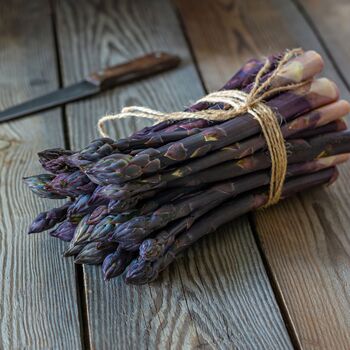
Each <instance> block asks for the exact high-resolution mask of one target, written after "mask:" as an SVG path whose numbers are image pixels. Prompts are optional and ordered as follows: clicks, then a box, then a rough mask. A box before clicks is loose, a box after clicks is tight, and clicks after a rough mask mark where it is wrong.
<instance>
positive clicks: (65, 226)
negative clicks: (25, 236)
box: [50, 220, 77, 242]
mask: <svg viewBox="0 0 350 350" xmlns="http://www.w3.org/2000/svg"><path fill="white" fill-rule="evenodd" d="M76 227H77V225H76V224H74V223H72V222H70V221H68V220H65V221H63V222H61V223H60V224H59V225H58V226H57V227H56V228H55V229H54V230H52V231H51V232H50V235H51V236H52V237H55V238H59V239H61V240H63V241H67V242H69V241H70V240H71V239H72V238H73V235H74V232H75V229H76Z"/></svg>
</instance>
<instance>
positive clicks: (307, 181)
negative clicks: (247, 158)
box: [125, 168, 337, 284]
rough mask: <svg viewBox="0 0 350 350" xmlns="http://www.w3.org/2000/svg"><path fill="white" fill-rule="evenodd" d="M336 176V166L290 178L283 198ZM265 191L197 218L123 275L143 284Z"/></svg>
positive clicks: (252, 206)
mask: <svg viewBox="0 0 350 350" xmlns="http://www.w3.org/2000/svg"><path fill="white" fill-rule="evenodd" d="M336 176H337V171H336V169H335V168H329V169H326V170H322V171H319V172H316V173H312V174H308V175H304V176H300V177H296V178H292V179H290V180H288V181H287V182H286V183H285V185H284V187H283V198H286V197H288V196H290V195H292V194H294V193H296V192H300V191H304V190H306V189H309V188H311V187H314V186H318V185H321V184H325V183H327V182H330V181H333V180H334V178H335V177H336ZM267 199H268V194H267V193H266V192H261V191H253V192H252V193H248V194H245V195H243V196H241V197H239V198H238V199H235V200H230V201H228V202H226V203H224V204H222V205H220V206H219V207H218V208H215V209H214V210H212V211H211V212H210V213H209V214H207V215H206V216H205V217H204V218H203V219H200V220H198V221H197V222H196V223H195V224H194V225H193V226H192V227H191V228H190V229H189V230H187V231H185V232H184V233H183V234H181V235H180V236H179V237H178V238H176V240H175V241H174V243H173V244H172V245H171V247H169V248H168V250H167V251H166V253H165V254H164V255H162V256H161V257H159V258H158V259H156V260H155V261H153V262H152V261H147V260H144V259H142V258H139V259H137V260H134V261H133V262H132V263H131V265H130V267H129V269H128V271H127V274H126V278H125V280H126V282H127V283H132V284H144V283H147V282H151V281H153V280H155V279H156V278H157V277H158V275H159V273H160V272H161V271H162V270H164V269H165V268H166V267H167V266H168V265H169V264H170V263H171V262H172V261H174V259H175V258H176V257H177V256H178V255H179V254H180V253H181V252H182V251H184V250H185V249H187V248H188V247H189V246H191V245H192V244H193V243H194V242H196V241H197V240H198V239H200V238H202V237H203V236H205V235H207V234H209V233H211V232H214V231H215V230H216V229H217V228H218V227H220V226H221V225H223V224H225V223H227V222H229V221H231V220H234V219H235V218H237V217H239V216H241V215H243V214H245V213H248V212H249V211H252V210H256V209H258V208H260V207H262V206H263V205H265V204H266V202H267Z"/></svg>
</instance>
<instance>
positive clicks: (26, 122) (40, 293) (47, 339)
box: [0, 0, 81, 349]
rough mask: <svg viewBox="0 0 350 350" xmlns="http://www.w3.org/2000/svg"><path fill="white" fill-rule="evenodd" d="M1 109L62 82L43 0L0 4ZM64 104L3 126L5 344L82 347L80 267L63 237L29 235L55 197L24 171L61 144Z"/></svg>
mask: <svg viewBox="0 0 350 350" xmlns="http://www.w3.org/2000/svg"><path fill="white" fill-rule="evenodd" d="M0 33H1V34H0V86H1V89H0V108H1V109H2V108H6V107H10V106H11V105H13V104H15V103H19V102H22V101H24V100H26V99H28V98H31V97H34V96H38V95H40V94H42V93H45V92H47V91H48V90H54V89H56V88H57V87H58V82H57V77H56V60H55V53H54V46H53V35H52V30H51V18H50V9H49V8H48V4H47V2H46V1H35V2H28V1H22V0H18V1H11V2H2V3H1V5H0ZM62 135H63V132H62V126H61V120H60V111H59V110H55V111H52V112H49V113H41V114H40V115H38V116H33V117H28V118H26V119H22V120H19V121H14V122H9V123H6V124H1V125H0V208H1V209H0V276H1V278H0V300H1V302H0V348H1V349H54V348H55V349H69V348H70V349H79V348H81V341H80V329H79V318H78V305H77V291H76V284H75V272H74V271H75V269H74V265H73V264H72V263H71V262H67V263H66V264H61V258H60V252H61V251H62V250H63V244H62V243H61V242H59V241H58V240H54V239H52V238H50V237H48V235H45V234H42V235H37V236H32V237H28V236H27V235H26V231H27V229H28V225H29V223H30V222H31V221H32V219H33V218H34V217H35V216H36V215H37V214H38V213H39V212H40V211H43V210H46V209H47V208H48V207H52V206H53V205H54V204H55V203H53V202H52V201H49V200H38V198H37V197H35V196H34V195H33V194H31V193H30V191H29V190H28V189H27V188H25V186H24V185H23V184H22V176H25V175H29V174H34V173H40V172H41V171H42V169H41V167H40V165H39V163H38V161H37V159H36V153H37V152H38V151H39V150H41V149H43V148H48V147H57V146H58V145H62V142H63V137H62Z"/></svg>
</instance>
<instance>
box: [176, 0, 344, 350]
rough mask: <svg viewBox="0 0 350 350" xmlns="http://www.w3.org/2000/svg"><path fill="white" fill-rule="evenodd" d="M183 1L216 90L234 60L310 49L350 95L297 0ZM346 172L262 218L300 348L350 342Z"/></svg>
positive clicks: (265, 244)
mask: <svg viewBox="0 0 350 350" xmlns="http://www.w3.org/2000/svg"><path fill="white" fill-rule="evenodd" d="M176 3H177V4H178V8H179V10H180V13H181V16H182V18H183V21H184V24H185V27H186V29H187V32H188V35H189V39H190V42H191V44H192V46H193V50H194V53H195V55H196V57H197V61H198V63H199V66H200V69H201V74H202V76H203V79H204V83H205V84H206V85H207V86H208V87H209V89H215V88H217V86H218V85H219V82H218V81H217V80H216V76H219V75H223V76H225V75H226V74H229V71H230V70H229V68H227V67H228V66H229V65H230V62H231V64H234V65H238V64H240V63H241V61H242V59H246V58H248V57H251V56H255V55H261V54H268V53H270V52H274V51H279V50H281V49H284V48H285V47H295V46H303V47H305V48H307V49H316V50H317V51H319V52H321V53H322V55H323V56H324V57H325V58H326V69H325V74H326V75H327V76H328V77H331V78H333V79H335V80H336V81H337V83H338V84H339V86H340V89H341V91H342V93H343V95H344V97H346V98H349V93H348V91H347V90H346V89H345V87H344V84H342V82H341V80H340V79H339V77H338V75H337V74H336V72H335V70H334V68H333V67H332V64H331V63H330V61H329V59H328V58H327V55H325V52H324V50H323V49H322V48H321V46H320V43H319V42H318V40H317V38H316V36H315V35H314V33H313V32H312V31H311V30H310V27H309V26H308V24H307V23H306V21H305V20H304V18H303V17H302V16H301V14H300V13H299V12H298V10H297V9H296V7H295V6H294V5H293V3H291V2H288V1H282V2H281V1H277V0H276V1H271V0H270V1H257V0H250V1H241V2H237V1H220V2H213V1H210V0H206V1H201V2H197V1H195V0H193V1H187V0H177V1H176ZM310 3H311V2H310ZM316 3H318V2H316ZM312 4H313V5H315V2H312ZM325 7H326V5H325ZM325 7H324V8H325ZM324 16H327V14H324ZM334 35H335V34H334ZM334 50H335V51H337V50H336V48H334ZM334 50H333V49H332V52H333V51H334ZM348 67H349V66H348ZM341 169H342V173H343V174H342V175H343V176H342V177H341V178H340V181H338V182H337V184H336V185H334V186H332V187H331V188H329V189H318V190H315V191H312V192H311V193H308V194H305V195H300V196H298V197H296V198H294V199H291V200H288V201H285V202H283V203H281V204H279V205H278V206H276V207H274V208H271V209H269V210H266V211H264V212H259V213H258V214H257V215H256V223H257V231H258V235H259V238H260V240H261V244H262V249H263V251H264V252H265V254H266V258H267V261H268V264H269V266H270V268H271V272H272V276H273V278H274V280H275V281H276V285H277V286H278V288H279V292H280V294H281V300H283V301H284V302H285V307H286V310H287V316H288V318H289V320H290V325H291V327H293V329H294V331H295V333H296V336H297V338H298V342H299V344H300V345H301V347H305V348H307V349H310V348H311V349H313V348H317V349H331V348H334V349H347V348H349V346H350V338H349V336H350V334H349V332H348V330H349V329H350V328H349V326H350V312H349V311H350V288H349V283H348V281H349V278H350V272H349V271H350V269H349V267H350V245H349V231H348V227H349V224H350V221H349V219H350V216H349V211H348V208H349V204H350V203H349V186H348V185H347V184H346V181H347V179H346V177H345V176H344V175H345V173H349V169H350V167H349V165H347V166H345V167H342V168H341Z"/></svg>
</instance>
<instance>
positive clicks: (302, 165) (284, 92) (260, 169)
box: [24, 50, 350, 284]
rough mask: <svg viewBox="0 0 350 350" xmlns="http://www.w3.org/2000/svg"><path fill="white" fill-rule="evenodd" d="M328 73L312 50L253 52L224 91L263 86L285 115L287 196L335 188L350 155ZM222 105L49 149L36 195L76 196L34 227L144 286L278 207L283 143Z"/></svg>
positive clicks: (71, 252)
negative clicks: (223, 228) (238, 225)
mask: <svg viewBox="0 0 350 350" xmlns="http://www.w3.org/2000/svg"><path fill="white" fill-rule="evenodd" d="M322 68H323V61H322V58H321V57H320V55H319V54H317V53H316V52H314V51H306V52H303V51H301V50H297V51H292V52H291V53H281V54H277V55H273V56H270V57H268V58H267V59H266V60H265V61H263V60H257V59H252V60H250V61H248V62H247V63H246V64H244V65H243V67H242V68H241V69H240V70H239V71H238V72H237V73H236V74H235V75H234V76H233V77H232V78H231V79H230V80H229V81H228V82H227V83H226V84H225V85H224V87H223V88H222V89H221V92H227V93H228V94H230V92H234V93H236V94H238V95H239V96H241V95H243V96H247V100H248V98H249V97H251V96H252V94H253V93H254V94H255V95H254V96H258V98H257V100H259V101H258V102H259V103H263V104H264V108H265V107H266V108H268V110H269V111H270V110H271V111H272V113H273V116H274V118H275V119H276V120H277V121H278V123H279V124H278V132H279V134H280V135H281V136H282V137H283V140H284V147H285V148H284V151H285V152H286V163H285V171H284V172H283V179H282V180H283V181H282V183H281V184H282V185H283V186H281V188H280V193H279V197H278V198H280V199H283V198H286V197H289V196H291V195H293V194H294V193H297V192H300V191H304V190H306V189H308V188H311V187H314V186H318V185H322V184H330V183H332V182H333V181H335V179H336V178H337V174H338V173H337V170H336V165H338V164H340V163H343V162H345V161H347V160H348V159H349V158H350V132H348V131H347V130H346V129H347V127H346V124H345V122H344V121H343V119H342V118H343V117H344V116H345V115H346V114H347V113H348V112H349V111H350V104H349V103H348V102H346V101H343V100H339V92H338V89H337V87H336V85H335V84H334V83H333V82H332V81H330V80H328V79H326V78H316V77H315V76H316V75H317V74H318V73H320V72H321V71H322ZM225 101H226V100H225V99H221V100H220V99H219V100H215V98H212V99H211V100H210V99H204V100H200V101H199V102H197V103H196V104H194V105H192V106H191V107H189V108H188V109H187V110H186V111H185V112H183V113H181V118H171V116H172V114H170V118H167V119H165V120H163V121H161V122H159V123H157V124H155V125H153V126H151V127H146V128H144V129H142V130H140V131H137V132H135V133H134V134H132V135H131V136H129V137H127V138H124V139H120V140H113V139H110V138H108V137H103V138H100V139H97V140H94V141H92V142H91V143H90V144H89V145H88V146H87V147H85V148H84V149H82V150H80V151H76V152H73V151H70V150H65V149H50V150H45V151H43V152H40V153H39V161H40V163H41V164H42V166H43V168H44V169H45V170H46V171H48V172H49V173H48V174H40V175H36V176H30V177H26V178H24V181H25V182H26V184H27V185H28V186H29V188H30V189H31V190H32V191H33V192H34V193H35V194H37V195H38V196H41V197H44V198H52V199H64V198H66V199H67V202H66V203H65V204H63V205H62V206H60V207H57V208H54V209H51V210H49V211H47V212H44V213H41V214H39V216H38V217H37V218H36V219H35V220H34V222H33V223H32V224H31V226H30V228H29V233H35V232H41V231H45V230H49V229H51V231H50V235H51V236H53V237H57V238H60V239H62V240H65V241H68V242H69V246H68V247H67V249H66V251H65V253H64V255H65V256H74V257H75V262H76V263H81V264H102V269H103V273H104V276H105V279H107V280H108V279H111V278H113V277H116V276H119V275H121V274H123V273H124V272H125V280H126V282H128V283H135V284H143V283H147V282H150V281H153V280H154V279H156V278H157V276H158V275H159V273H160V272H161V271H162V270H163V269H165V268H166V266H168V265H169V264H170V263H171V262H172V261H173V260H174V259H176V257H177V256H178V255H179V254H180V253H181V252H183V251H184V250H185V249H186V248H188V247H189V246H191V245H192V244H193V243H194V242H195V241H197V240H198V239H200V238H201V237H203V236H205V235H207V234H209V233H211V232H213V231H215V230H216V229H217V228H218V227H219V226H220V225H222V224H224V223H226V222H228V221H231V220H233V219H235V218H237V217H238V216H240V215H243V214H245V213H247V212H249V211H251V210H255V209H258V208H261V207H264V206H266V205H269V204H271V203H270V195H271V182H272V181H273V180H272V177H273V175H272V174H273V168H274V167H275V165H276V164H275V163H276V159H274V158H273V157H272V154H271V153H272V151H271V150H273V147H275V146H276V147H277V145H272V146H271V140H268V139H267V136H266V134H265V133H262V129H264V127H263V126H262V124H261V123H260V122H259V120H257V118H256V116H255V115H254V112H253V111H252V110H251V109H249V108H247V109H246V110H244V111H242V112H237V113H236V114H238V115H233V116H232V117H225V119H220V118H218V119H213V118H211V117H210V116H211V115H214V114H215V115H221V114H226V116H227V115H230V114H228V113H231V110H232V105H230V103H226V102H225ZM245 102H246V100H245ZM254 103H255V102H254ZM129 113H131V114H133V113H135V116H138V111H137V110H135V112H133V109H132V108H131V109H129ZM148 113H151V114H152V113H153V114H154V115H156V116H157V115H159V114H160V112H148ZM206 116H208V118H207V117H206ZM263 131H264V130H263Z"/></svg>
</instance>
